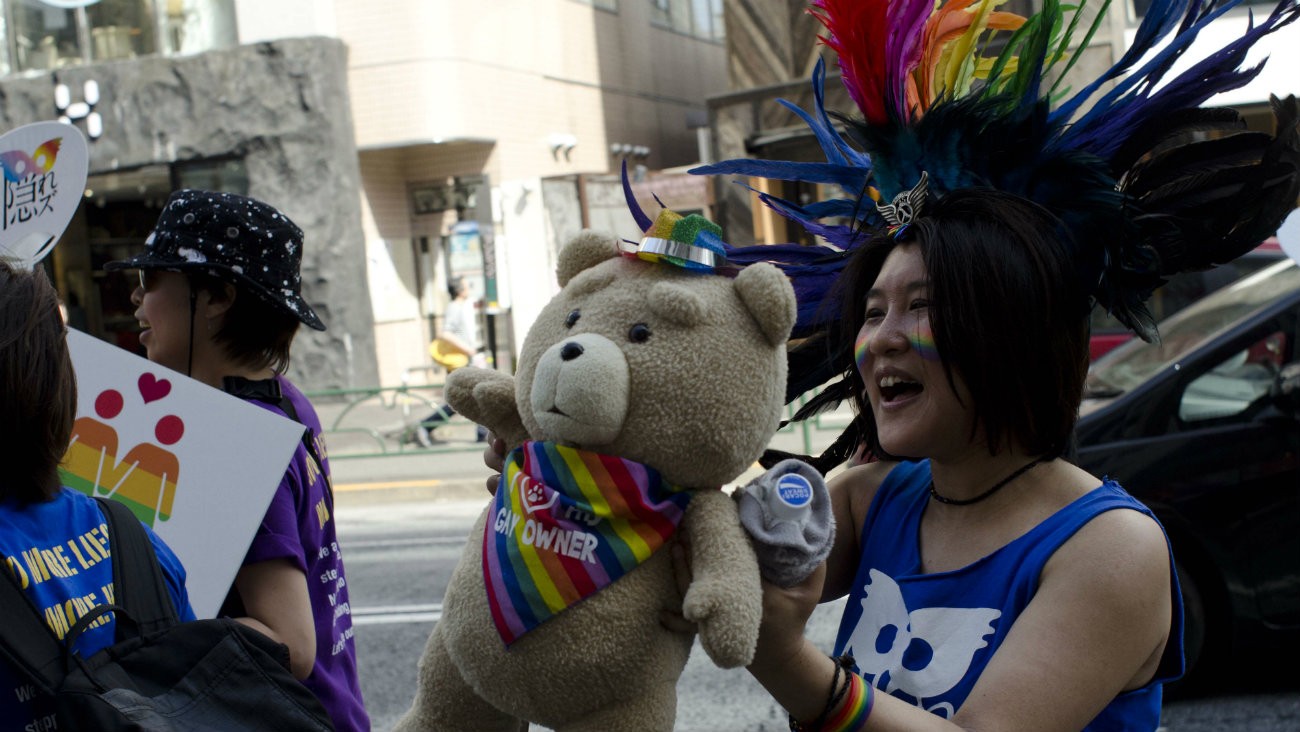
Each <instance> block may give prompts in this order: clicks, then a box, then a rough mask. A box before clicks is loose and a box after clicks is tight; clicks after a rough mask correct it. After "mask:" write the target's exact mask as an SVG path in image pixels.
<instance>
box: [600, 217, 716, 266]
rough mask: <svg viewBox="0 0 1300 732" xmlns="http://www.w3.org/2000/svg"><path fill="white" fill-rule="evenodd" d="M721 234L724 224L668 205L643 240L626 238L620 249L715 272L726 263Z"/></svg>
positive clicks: (643, 256)
mask: <svg viewBox="0 0 1300 732" xmlns="http://www.w3.org/2000/svg"><path fill="white" fill-rule="evenodd" d="M721 236H722V227H720V226H718V225H717V224H715V223H713V222H712V221H709V220H708V219H706V218H704V217H703V216H701V215H699V214H689V215H686V216H682V215H681V214H679V213H676V212H674V211H670V210H668V209H666V208H665V209H663V210H662V211H660V212H659V215H658V216H656V217H655V220H654V221H653V222H652V223H651V224H650V225H649V226H648V227H647V228H646V229H645V236H644V237H642V239H641V242H640V243H636V242H630V241H624V242H622V243H621V244H620V248H621V251H622V253H623V256H626V257H636V258H638V259H644V260H646V261H647V262H664V263H667V264H672V265H676V266H678V267H682V268H684V269H688V270H692V271H696V272H716V271H718V270H719V269H720V268H722V267H725V266H726V264H727V256H726V252H725V249H724V245H723V243H722V238H721Z"/></svg>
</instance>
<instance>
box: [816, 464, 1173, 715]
mask: <svg viewBox="0 0 1300 732" xmlns="http://www.w3.org/2000/svg"><path fill="white" fill-rule="evenodd" d="M929 483H930V462H929V461H928V460H924V461H921V462H917V463H900V464H899V465H898V467H896V468H894V469H893V470H892V471H891V472H890V473H889V475H888V476H887V477H886V478H885V481H884V482H883V483H882V484H881V486H880V489H879V491H877V493H876V497H875V499H874V500H873V501H872V503H871V508H870V509H869V510H868V512H867V518H866V521H865V523H864V524H863V531H862V536H863V537H864V541H865V544H864V546H863V547H862V557H861V559H860V560H859V562H858V572H857V576H856V577H855V578H854V581H853V587H852V589H851V590H850V592H849V600H848V604H847V605H846V607H845V609H844V615H843V617H842V618H841V620H840V628H839V633H838V635H837V637H836V639H835V655H837V656H838V655H841V654H844V653H849V654H851V655H852V656H853V658H854V661H855V668H854V670H855V671H856V672H857V673H859V674H861V675H862V677H863V678H864V679H866V681H867V682H868V683H871V684H873V685H874V686H875V687H876V688H877V689H880V690H882V691H885V692H887V693H889V694H890V695H892V696H895V697H898V698H900V699H903V700H905V701H907V702H909V703H912V704H915V705H917V706H919V707H921V708H923V709H925V710H927V711H929V712H931V713H933V714H936V715H938V716H941V717H944V718H945V719H951V718H952V717H953V715H954V714H956V712H957V710H958V709H959V708H961V705H962V703H963V702H965V700H966V697H967V695H969V694H970V691H971V688H972V687H974V685H975V682H976V680H977V679H979V676H980V674H981V673H983V671H984V668H985V666H987V665H988V663H989V660H990V659H991V658H992V657H993V654H994V653H997V650H998V648H999V647H1000V646H1001V645H1002V641H1003V640H1004V639H1005V638H1006V637H1007V633H1008V632H1010V630H1011V625H1012V623H1014V622H1015V621H1016V618H1018V617H1019V616H1020V613H1021V612H1023V611H1024V609H1025V607H1026V606H1028V605H1029V602H1030V600H1032V599H1033V597H1034V593H1035V592H1036V591H1037V589H1038V578H1039V576H1040V574H1041V573H1042V570H1043V566H1044V565H1045V564H1047V560H1048V559H1050V558H1051V556H1052V554H1053V553H1054V552H1055V551H1056V550H1057V548H1058V547H1060V546H1061V545H1062V544H1064V543H1065V542H1066V541H1067V540H1069V538H1070V537H1071V536H1073V535H1074V533H1075V532H1076V531H1078V530H1079V528H1080V527H1082V526H1083V525H1084V524H1086V523H1087V522H1088V521H1089V520H1091V519H1092V518H1093V517H1095V516H1097V515H1099V514H1101V513H1103V512H1105V511H1109V510H1111V509H1116V508H1127V509H1132V510H1134V511H1139V512H1141V513H1143V514H1145V515H1147V516H1151V517H1152V519H1153V520H1154V519H1155V517H1154V516H1152V514H1151V511H1150V510H1149V509H1148V508H1147V507H1146V506H1144V505H1142V504H1141V503H1139V502H1138V501H1137V499H1135V498H1133V497H1132V496H1130V495H1129V494H1128V493H1126V492H1124V489H1122V488H1120V487H1119V484H1117V483H1115V482H1114V481H1112V480H1106V481H1105V482H1103V483H1102V485H1101V486H1099V487H1097V488H1096V489H1094V490H1092V491H1091V492H1089V493H1088V494H1086V495H1084V496H1081V497H1079V498H1078V499H1076V500H1075V501H1074V502H1073V503H1071V504H1070V505H1068V506H1066V507H1065V508H1062V509H1061V510H1060V511H1057V512H1056V513H1055V514H1053V515H1052V516H1051V517H1049V518H1048V519H1047V520H1045V521H1043V522H1042V523H1041V524H1039V525H1038V526H1035V527H1034V528H1033V529H1031V530H1029V531H1028V532H1027V533H1026V534H1025V535H1023V536H1021V537H1019V538H1017V539H1016V540H1014V541H1012V542H1011V543H1009V544H1007V545H1006V546H1004V547H1002V548H1000V549H998V550H997V551H995V552H993V553H992V554H990V555H988V556H986V557H983V558H982V559H979V560H977V561H975V562H973V563H971V564H970V565H968V566H966V567H963V568H961V569H958V570H954V571H951V572H940V573H936V574H920V573H919V572H920V567H921V556H920V548H919V547H920V527H921V515H922V514H923V513H924V511H925V507H926V504H927V502H928V501H929V492H928V486H929ZM1162 528H1163V527H1162ZM1166 541H1168V539H1166ZM1169 572H1170V583H1171V585H1172V587H1173V603H1174V604H1173V610H1174V612H1173V618H1174V620H1173V627H1172V628H1171V629H1170V635H1169V642H1168V643H1167V644H1166V646H1165V651H1164V655H1163V657H1162V658H1161V659H1160V664H1159V667H1158V668H1157V670H1156V674H1155V677H1154V678H1153V679H1152V681H1151V682H1150V683H1148V684H1147V685H1146V686H1143V687H1141V688H1138V689H1134V690H1132V691H1127V692H1124V693H1122V694H1120V695H1119V696H1117V697H1115V699H1114V700H1113V701H1112V702H1111V703H1110V704H1109V705H1108V706H1107V707H1106V708H1105V709H1104V710H1102V712H1101V714H1099V715H1097V717H1096V719H1094V720H1092V722H1091V723H1089V725H1088V726H1087V727H1086V728H1085V730H1095V731H1100V730H1148V731H1149V730H1154V729H1156V728H1157V727H1158V726H1159V723H1160V705H1161V687H1162V685H1163V683H1164V682H1166V681H1171V680H1173V679H1176V678H1178V677H1179V676H1180V675H1181V674H1182V672H1183V644H1182V640H1183V607H1182V596H1181V594H1180V593H1179V591H1178V580H1177V577H1176V576H1175V575H1174V569H1173V555H1172V554H1171V555H1170V565H1169Z"/></svg>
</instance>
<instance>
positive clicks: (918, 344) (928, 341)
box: [907, 321, 939, 361]
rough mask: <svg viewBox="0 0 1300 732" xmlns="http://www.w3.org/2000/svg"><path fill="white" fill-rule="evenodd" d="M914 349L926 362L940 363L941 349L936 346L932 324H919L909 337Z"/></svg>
mask: <svg viewBox="0 0 1300 732" xmlns="http://www.w3.org/2000/svg"><path fill="white" fill-rule="evenodd" d="M907 340H908V342H910V343H911V344H912V348H913V349H915V350H916V353H917V355H919V356H920V357H921V358H923V359H925V360H926V361H938V360H939V349H938V348H936V347H935V345H934V331H932V330H930V323H929V322H928V321H927V322H924V323H918V324H917V326H916V330H915V331H913V332H912V334H911V335H909V336H908V337H907Z"/></svg>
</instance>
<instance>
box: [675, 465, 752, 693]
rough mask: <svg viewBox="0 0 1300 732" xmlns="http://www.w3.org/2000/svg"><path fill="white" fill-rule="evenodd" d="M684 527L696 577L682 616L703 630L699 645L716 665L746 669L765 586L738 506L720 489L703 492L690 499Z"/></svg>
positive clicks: (690, 588)
mask: <svg viewBox="0 0 1300 732" xmlns="http://www.w3.org/2000/svg"><path fill="white" fill-rule="evenodd" d="M683 523H684V525H685V530H686V532H687V539H688V541H689V542H690V554H691V557H690V563H691V576H692V579H691V586H690V587H689V588H688V589H687V591H686V596H685V597H684V598H683V600H682V614H683V615H684V616H685V617H686V619H687V620H690V621H691V622H694V623H696V624H697V625H698V626H699V630H700V643H701V645H703V646H704V650H705V652H706V653H708V654H709V658H711V659H713V662H714V663H715V664H717V665H718V666H720V667H722V668H737V667H740V666H747V665H749V663H750V662H751V661H753V659H754V649H755V647H756V646H757V645H758V626H759V622H760V621H761V620H762V619H763V588H762V585H761V583H760V581H759V573H758V560H757V558H756V557H755V555H754V549H753V547H752V546H751V545H750V543H749V538H748V537H747V536H746V535H745V531H744V529H742V528H741V525H740V517H739V515H738V513H737V510H736V504H735V502H734V501H732V500H731V498H730V497H728V496H727V495H726V494H725V493H723V492H722V491H720V490H719V491H700V492H699V493H697V494H695V495H694V496H692V497H691V502H690V504H689V505H688V506H687V508H686V517H685V521H684V522H683Z"/></svg>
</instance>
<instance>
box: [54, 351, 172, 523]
mask: <svg viewBox="0 0 1300 732" xmlns="http://www.w3.org/2000/svg"><path fill="white" fill-rule="evenodd" d="M139 389H140V395H141V397H143V399H144V402H145V403H146V404H148V403H149V402H152V401H157V400H159V399H162V398H163V397H165V396H167V394H168V393H170V391H171V384H170V382H168V381H167V380H166V379H157V378H155V377H154V376H153V374H144V375H142V376H141V377H140V380H139ZM122 407H123V399H122V394H121V393H120V392H118V391H117V390H116V389H106V390H104V391H103V392H101V393H100V394H99V396H97V397H96V398H95V415H96V416H95V417H89V416H86V417H78V418H77V421H76V422H75V423H73V427H72V442H71V443H70V444H69V445H68V452H67V454H66V455H65V456H64V458H63V465H62V466H61V467H60V470H59V472H60V474H61V477H62V478H63V482H64V484H65V485H67V486H69V487H71V488H75V489H77V490H79V491H81V492H82V493H85V494H86V495H91V496H93V495H101V496H107V497H109V498H113V499H116V500H118V501H121V502H122V503H123V504H125V505H126V506H127V507H129V508H130V509H131V511H132V512H133V513H134V514H135V515H136V517H137V518H139V519H140V520H141V521H142V522H144V523H145V524H147V525H148V526H153V525H154V523H155V522H158V521H166V520H168V519H169V518H171V514H172V503H173V501H174V500H175V498H176V483H177V479H178V477H179V475H180V461H179V460H178V459H177V457H176V454H175V453H173V452H171V451H170V450H168V449H166V447H163V446H164V445H174V444H176V443H177V442H179V441H180V439H181V436H182V435H184V434H185V423H184V422H183V421H182V420H181V418H180V417H177V416H176V415H174V414H169V415H166V416H164V417H162V418H160V419H159V420H158V422H157V423H156V424H155V425H154V438H155V439H156V440H157V442H158V443H159V444H154V443H151V442H143V443H141V444H139V445H136V446H135V447H132V448H131V449H130V450H128V451H127V453H126V455H124V456H122V457H121V458H120V459H119V458H118V449H119V445H118V433H117V430H116V429H114V428H113V427H112V426H111V425H109V424H108V423H107V420H111V419H113V418H115V417H117V416H118V415H119V414H121V412H122Z"/></svg>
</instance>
